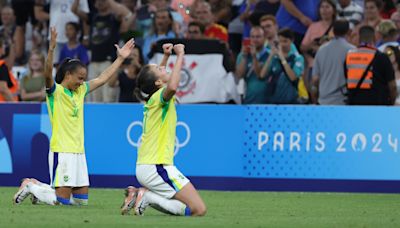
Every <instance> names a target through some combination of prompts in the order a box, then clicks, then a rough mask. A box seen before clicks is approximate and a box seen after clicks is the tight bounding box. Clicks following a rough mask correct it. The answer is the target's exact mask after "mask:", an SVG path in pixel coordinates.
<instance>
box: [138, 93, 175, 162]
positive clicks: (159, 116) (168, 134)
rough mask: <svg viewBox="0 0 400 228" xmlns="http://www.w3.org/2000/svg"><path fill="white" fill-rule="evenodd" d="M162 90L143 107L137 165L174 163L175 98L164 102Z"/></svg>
mask: <svg viewBox="0 0 400 228" xmlns="http://www.w3.org/2000/svg"><path fill="white" fill-rule="evenodd" d="M164 89H165V88H161V89H159V90H158V91H157V92H155V93H154V94H153V95H152V96H151V97H150V99H149V100H148V101H147V102H146V104H145V105H144V118H143V134H142V142H141V145H140V147H139V150H138V159H137V164H147V165H149V164H165V165H173V163H174V147H175V130H176V120H177V117H176V109H175V97H173V98H171V100H169V101H164V99H163V96H162V94H163V91H164Z"/></svg>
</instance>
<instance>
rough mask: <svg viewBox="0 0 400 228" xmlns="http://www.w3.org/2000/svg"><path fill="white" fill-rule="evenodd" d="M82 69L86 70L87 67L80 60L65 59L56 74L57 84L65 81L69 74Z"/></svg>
mask: <svg viewBox="0 0 400 228" xmlns="http://www.w3.org/2000/svg"><path fill="white" fill-rule="evenodd" d="M81 67H83V68H85V69H86V65H85V64H83V63H82V62H81V61H80V60H79V59H71V58H65V59H64V60H63V61H62V62H61V64H60V66H59V67H58V70H57V73H56V83H58V84H60V83H61V82H62V81H63V80H64V77H65V74H66V73H67V72H70V73H73V72H75V71H76V70H77V69H79V68H81Z"/></svg>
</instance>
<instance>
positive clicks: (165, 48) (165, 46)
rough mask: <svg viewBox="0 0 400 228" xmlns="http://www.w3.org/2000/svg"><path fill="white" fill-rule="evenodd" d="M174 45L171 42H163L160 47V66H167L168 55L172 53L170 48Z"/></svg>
mask: <svg viewBox="0 0 400 228" xmlns="http://www.w3.org/2000/svg"><path fill="white" fill-rule="evenodd" d="M173 47H174V45H173V44H171V43H166V44H163V46H162V49H163V51H164V56H163V59H162V60H161V63H160V66H162V67H165V66H167V63H168V59H169V56H170V55H171V54H172V48H173Z"/></svg>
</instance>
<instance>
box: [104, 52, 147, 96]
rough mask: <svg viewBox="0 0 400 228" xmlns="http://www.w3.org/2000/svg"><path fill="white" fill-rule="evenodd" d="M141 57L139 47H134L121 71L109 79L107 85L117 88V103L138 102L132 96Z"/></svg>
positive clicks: (141, 63) (140, 64) (141, 62)
mask: <svg viewBox="0 0 400 228" xmlns="http://www.w3.org/2000/svg"><path fill="white" fill-rule="evenodd" d="M143 64H144V62H143V55H142V51H141V49H140V47H139V46H135V47H134V49H133V51H132V54H131V55H130V56H129V58H127V59H126V60H125V62H124V63H123V69H122V71H120V72H119V73H118V74H116V75H115V76H114V77H112V78H111V79H110V82H109V85H110V86H112V87H117V86H118V87H119V89H120V90H119V98H118V102H139V100H138V99H137V98H136V96H135V95H134V90H135V88H136V76H137V74H138V73H139V71H140V69H141V68H142V66H143Z"/></svg>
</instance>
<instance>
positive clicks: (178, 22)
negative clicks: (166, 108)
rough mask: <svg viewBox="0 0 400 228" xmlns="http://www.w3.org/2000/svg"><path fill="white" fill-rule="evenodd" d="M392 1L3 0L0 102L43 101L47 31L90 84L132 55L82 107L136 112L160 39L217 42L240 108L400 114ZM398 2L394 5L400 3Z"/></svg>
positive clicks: (398, 20) (399, 11) (397, 16)
mask: <svg viewBox="0 0 400 228" xmlns="http://www.w3.org/2000/svg"><path fill="white" fill-rule="evenodd" d="M397 2H398V1H397V0H353V1H351V0H336V1H335V0H147V1H146V0H142V1H141V0H120V1H118V0H0V14H1V20H0V22H1V27H0V102H9V101H13V102H17V101H44V100H45V97H46V95H45V79H44V77H43V69H44V64H45V58H44V56H45V55H46V53H47V47H48V39H49V28H50V27H55V28H56V29H57V31H58V37H57V45H56V48H55V54H54V67H55V68H56V67H57V65H58V64H59V63H61V62H62V61H63V59H64V58H67V57H70V58H78V59H80V60H81V61H82V62H83V63H84V64H86V65H87V68H88V76H87V80H90V79H93V78H94V77H96V76H97V75H99V74H100V73H101V72H102V71H104V70H105V69H106V68H107V67H108V66H109V65H110V64H111V63H112V61H113V60H114V59H115V58H116V53H115V48H114V44H116V43H123V42H125V41H127V40H128V39H129V38H131V37H134V38H135V44H136V47H135V50H134V52H133V53H132V55H131V57H130V58H128V59H127V61H125V62H124V65H123V67H122V68H121V69H120V71H119V73H118V74H116V75H115V76H114V77H113V78H112V79H111V80H110V82H109V83H108V85H106V86H103V87H102V88H101V89H99V90H97V91H95V92H94V93H93V94H91V95H90V96H89V98H88V101H89V102H139V101H138V100H137V99H136V97H135V96H134V95H133V91H134V88H135V85H136V80H135V79H136V75H137V74H138V73H139V71H140V69H141V67H142V66H143V65H144V64H146V63H148V61H149V56H150V55H149V54H150V53H151V52H152V49H153V48H154V47H155V43H156V42H157V41H159V40H162V39H171V38H172V39H173V38H183V39H197V40H199V39H200V40H201V39H217V40H219V41H220V42H223V43H224V44H225V45H226V47H227V49H228V50H229V55H230V59H231V62H232V63H234V62H236V64H233V65H235V67H234V68H235V69H234V70H233V72H234V74H233V75H234V76H235V79H236V82H237V85H238V91H240V92H241V93H242V103H244V104H321V105H344V104H362V105H398V104H400V96H398V95H397V94H400V49H399V41H400V39H399V29H400V3H397ZM399 2H400V1H399Z"/></svg>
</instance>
